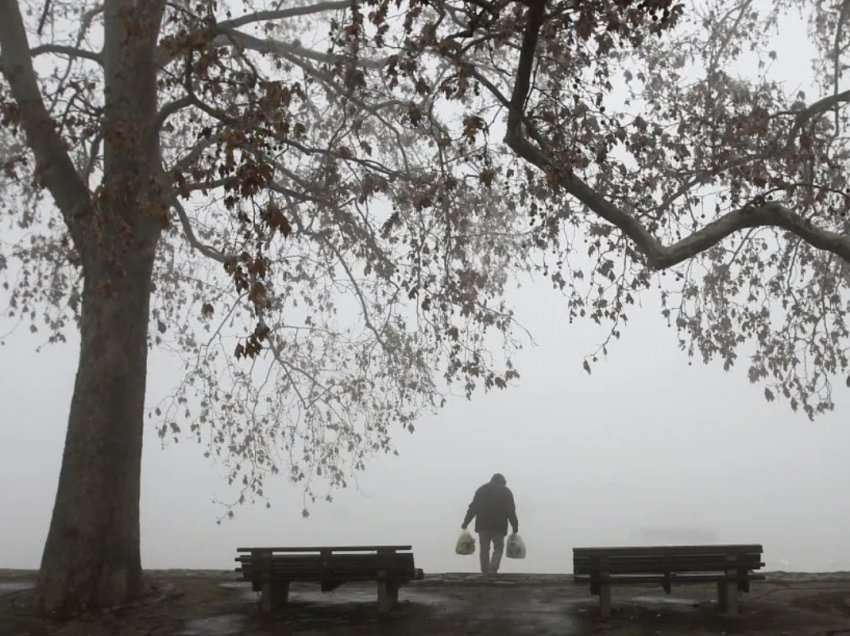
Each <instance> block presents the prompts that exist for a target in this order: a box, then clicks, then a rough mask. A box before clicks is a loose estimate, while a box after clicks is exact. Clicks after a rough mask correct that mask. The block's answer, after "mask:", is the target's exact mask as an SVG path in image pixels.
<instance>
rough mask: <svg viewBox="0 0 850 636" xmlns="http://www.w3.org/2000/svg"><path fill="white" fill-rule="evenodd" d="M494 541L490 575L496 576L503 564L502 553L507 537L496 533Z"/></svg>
mask: <svg viewBox="0 0 850 636" xmlns="http://www.w3.org/2000/svg"><path fill="white" fill-rule="evenodd" d="M492 540H493V557H492V558H491V559H490V573H491V574H496V572H498V571H499V565H500V564H501V563H502V552H503V551H504V549H505V535H503V534H499V533H496V534H494V535H493V537H492Z"/></svg>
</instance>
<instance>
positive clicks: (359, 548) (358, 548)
mask: <svg viewBox="0 0 850 636" xmlns="http://www.w3.org/2000/svg"><path fill="white" fill-rule="evenodd" d="M412 549H413V546H409V545H371V546H368V545H346V546H313V547H303V546H302V547H288V548H287V547H285V548H265V547H257V548H236V551H237V552H319V553H321V552H379V551H385V550H386V551H395V552H401V551H409V550H412Z"/></svg>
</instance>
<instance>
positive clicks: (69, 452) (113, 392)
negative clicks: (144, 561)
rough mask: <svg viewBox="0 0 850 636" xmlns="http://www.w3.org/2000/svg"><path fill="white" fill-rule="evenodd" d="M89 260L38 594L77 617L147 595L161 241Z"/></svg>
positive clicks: (43, 604)
mask: <svg viewBox="0 0 850 636" xmlns="http://www.w3.org/2000/svg"><path fill="white" fill-rule="evenodd" d="M133 243H134V244H133V245H132V247H131V249H128V250H126V251H124V256H123V257H119V258H116V259H110V260H109V261H104V260H99V261H94V262H92V263H90V265H89V271H88V272H86V276H85V284H84V288H83V304H82V320H81V325H80V332H81V333H80V335H81V342H80V359H79V365H78V368H77V376H76V382H75V384H74V395H73V399H72V401H71V412H70V416H69V418H68V431H67V435H66V439H65V450H64V454H63V457H62V469H61V473H60V475H59V487H58V490H57V493H56V502H55V504H54V508H53V516H52V519H51V523H50V530H49V533H48V537H47V543H46V545H45V549H44V555H43V557H42V562H41V572H40V576H39V580H38V585H37V590H36V604H37V607H38V608H39V610H40V611H42V612H44V613H47V614H49V615H54V616H69V615H72V614H75V613H78V612H80V611H84V610H86V609H88V608H93V607H111V606H114V605H117V604H120V603H123V602H126V601H127V600H128V599H130V598H132V597H134V596H137V595H138V594H139V593H140V592H141V590H142V566H141V557H140V550H139V487H140V469H141V459H142V432H143V422H144V401H145V381H146V366H147V351H148V343H147V330H148V314H149V307H150V294H151V274H152V267H153V260H154V252H155V245H156V241H155V239H153V240H152V239H147V240H145V241H134V242H133Z"/></svg>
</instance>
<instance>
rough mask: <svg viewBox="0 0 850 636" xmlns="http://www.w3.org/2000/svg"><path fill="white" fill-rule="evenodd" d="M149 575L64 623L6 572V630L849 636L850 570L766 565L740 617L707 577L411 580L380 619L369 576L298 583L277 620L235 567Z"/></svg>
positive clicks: (19, 574) (0, 623) (1, 580)
mask: <svg viewBox="0 0 850 636" xmlns="http://www.w3.org/2000/svg"><path fill="white" fill-rule="evenodd" d="M148 577H149V578H148V585H149V593H148V595H147V597H146V598H144V599H143V600H141V601H140V602H138V603H136V604H134V605H132V606H129V607H122V608H115V609H113V610H112V611H105V612H98V613H92V614H89V615H86V616H83V617H81V618H79V619H76V620H74V621H71V622H67V623H58V622H52V621H49V620H45V619H40V618H37V617H35V616H34V615H33V613H32V612H31V611H30V599H31V585H32V581H33V579H34V573H33V572H25V571H9V570H0V635H2V636H6V635H10V636H11V635H15V636H25V635H26V636H44V635H47V634H50V635H57V636H59V635H62V636H107V635H108V636H115V635H122V636H123V635H126V636H165V635H168V636H201V635H204V636H227V635H235V634H245V635H248V636H253V635H257V636H259V635H264V634H276V635H281V636H283V635H287V634H298V635H300V636H307V635H316V636H318V635H322V636H325V635H327V636H343V635H348V634H353V635H362V636H377V635H382V636H383V635H393V636H395V635H400V636H401V635H407V634H410V635H411V636H430V635H434V636H436V635H440V636H444V635H445V636H452V635H455V634H457V635H464V636H466V635H470V636H471V635H477V634H480V635H482V636H491V635H492V636H514V635H517V636H519V635H528V636H531V635H541V636H548V635H552V636H555V635H558V636H571V635H579V634H582V635H583V634H612V635H617V636H633V635H634V636H637V635H640V636H657V635H662V634H690V635H700V636H701V635H708V634H712V635H714V634H717V635H721V634H730V635H731V634H751V635H756V634H758V635H768V634H769V635H771V636H782V635H792V634H794V635H796V634H801V635H815V634H818V635H821V636H850V573H834V574H788V573H782V572H776V573H772V574H769V576H768V580H767V581H766V582H764V583H758V584H754V585H753V590H752V592H751V593H750V594H748V595H745V596H744V597H743V599H742V601H741V613H740V615H739V616H737V617H724V616H721V615H719V614H718V612H717V608H716V603H715V599H714V587H713V586H710V585H688V586H681V587H679V588H674V589H673V594H672V595H670V596H667V595H665V594H664V592H663V591H662V590H659V589H658V588H655V587H652V586H639V585H630V586H623V587H619V588H616V587H615V588H614V611H613V615H612V617H611V618H610V619H609V620H607V621H603V620H602V619H600V618H599V610H598V607H597V605H596V603H595V602H594V599H593V598H591V597H590V595H589V593H588V591H587V589H586V588H585V587H580V586H576V585H574V584H573V583H572V579H571V577H569V576H554V575H533V574H526V575H523V574H507V575H500V576H499V577H497V578H495V579H492V580H488V579H485V578H484V577H482V576H480V575H471V574H442V575H430V576H426V579H425V580H424V581H419V582H416V583H412V584H410V585H409V586H407V587H405V588H403V589H402V592H401V595H400V603H399V606H398V607H397V608H396V609H395V610H393V611H392V612H391V613H390V614H388V615H384V616H382V615H379V614H378V612H377V609H376V607H375V602H374V601H375V588H374V586H373V585H347V586H343V587H341V588H339V589H338V590H336V591H334V592H330V593H325V594H323V593H321V592H320V591H319V590H318V589H317V587H315V586H309V585H298V586H293V589H292V593H291V595H290V603H289V605H288V606H287V607H285V608H283V609H282V610H280V611H278V612H276V613H275V614H274V615H272V616H271V617H262V616H260V615H259V614H258V612H257V596H256V594H255V593H254V592H252V591H251V589H250V586H249V585H247V584H244V583H241V582H239V581H238V578H237V577H238V575H237V574H234V573H233V572H218V571H151V572H149V573H148Z"/></svg>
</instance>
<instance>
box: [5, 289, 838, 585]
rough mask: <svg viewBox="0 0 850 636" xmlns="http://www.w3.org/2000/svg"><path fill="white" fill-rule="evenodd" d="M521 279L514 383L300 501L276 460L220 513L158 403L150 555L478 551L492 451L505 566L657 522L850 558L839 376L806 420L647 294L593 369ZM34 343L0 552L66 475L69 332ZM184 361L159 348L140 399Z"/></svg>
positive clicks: (676, 532)
mask: <svg viewBox="0 0 850 636" xmlns="http://www.w3.org/2000/svg"><path fill="white" fill-rule="evenodd" d="M514 297H515V300H516V301H517V303H518V304H519V306H520V317H521V318H522V319H523V320H524V323H525V324H526V326H528V327H529V328H530V329H531V330H532V331H533V333H534V334H535V338H536V341H537V346H536V347H531V348H528V349H526V350H525V351H524V352H522V353H521V354H520V355H519V356H518V357H517V359H516V362H517V365H518V367H519V369H520V371H521V373H522V378H521V380H520V382H519V385H518V386H516V387H514V388H513V389H510V390H508V391H502V392H497V393H493V394H489V395H483V394H480V395H478V396H477V397H476V398H474V399H473V400H472V401H471V402H468V401H466V400H465V399H463V398H457V399H453V400H451V401H450V403H449V405H448V406H447V408H445V409H444V410H443V411H441V412H440V413H438V414H437V415H436V416H433V417H427V418H425V419H424V420H423V421H422V422H420V423H419V425H418V429H417V432H416V433H415V434H414V435H409V434H406V433H402V432H401V431H399V434H398V435H397V440H398V441H399V446H400V450H401V457H397V458H396V457H382V458H376V459H375V460H374V461H372V462H371V463H370V465H369V467H368V469H367V471H366V472H365V473H362V474H360V475H359V477H358V479H357V483H356V484H355V485H353V486H352V488H350V489H349V490H348V491H344V492H340V493H338V495H337V497H336V500H335V502H334V503H332V504H326V503H317V504H315V505H312V506H310V510H311V516H310V517H309V518H308V519H303V518H302V517H301V510H302V505H303V502H302V496H301V491H300V490H299V487H298V486H293V485H290V484H288V483H287V482H286V481H284V480H282V479H280V480H278V481H275V482H274V483H273V484H270V487H269V488H268V489H267V490H268V491H269V492H270V493H271V495H272V508H271V510H266V509H265V508H264V507H263V506H256V507H250V506H247V507H243V508H241V509H240V510H239V511H238V513H237V517H236V519H235V520H233V521H224V522H222V524H221V525H216V519H217V518H218V517H219V516H220V515H222V514H223V513H224V508H223V507H222V506H221V505H220V504H215V503H212V500H213V499H220V500H224V499H227V498H228V496H229V495H232V493H228V491H227V488H226V487H225V484H224V480H223V478H222V476H221V470H220V469H219V468H217V467H216V466H215V465H214V464H211V462H210V460H206V459H204V458H203V456H202V452H203V450H204V448H203V447H199V446H198V445H196V444H195V443H194V442H191V441H183V442H180V443H179V444H178V445H176V446H175V445H174V444H170V445H167V446H166V448H165V449H164V450H162V449H161V448H160V442H159V439H158V438H157V437H156V433H155V431H154V428H153V424H152V423H150V424H149V425H148V426H147V433H146V447H145V451H144V458H143V475H142V502H141V512H142V558H143V564H144V566H145V567H146V568H171V567H179V568H229V567H232V565H233V561H232V559H233V556H234V551H235V548H236V547H237V546H242V545H316V544H352V543H355V544H356V543H369V544H371V543H412V544H413V545H414V550H415V556H416V562H417V565H418V566H419V567H423V568H424V569H425V570H426V572H438V571H475V570H476V569H477V557H474V556H473V557H460V556H456V555H454V554H453V545H454V541H455V539H456V537H457V533H458V532H459V526H460V523H461V521H462V519H463V515H464V512H465V510H466V506H467V505H468V503H469V499H470V498H471V496H472V493H473V491H474V489H475V488H476V487H477V486H478V485H480V484H481V483H483V482H484V481H486V480H487V479H488V478H489V477H490V475H491V474H492V473H493V472H496V471H499V472H503V473H504V474H505V475H506V476H507V479H508V485H509V486H510V487H511V488H512V489H513V491H514V494H515V496H516V499H517V505H518V513H519V519H520V532H521V534H522V535H523V537H524V538H525V540H526V543H527V545H528V552H529V554H528V558H527V559H525V560H524V561H511V560H509V559H506V560H505V561H504V566H503V569H504V571H508V572H510V571H534V572H569V571H570V569H571V552H570V549H571V548H572V547H574V546H581V545H611V544H648V543H649V544H651V543H668V542H669V543H688V542H700V543H702V542H743V543H750V542H758V543H763V544H764V546H765V553H766V560H767V565H768V567H769V568H771V569H793V570H835V569H850V545H848V542H847V541H846V538H847V537H848V536H850V497H848V496H847V493H848V492H850V471H848V470H847V461H846V456H847V449H848V448H850V426H848V425H847V416H848V411H847V408H848V407H850V404H848V400H847V399H846V395H845V391H846V389H844V387H843V385H840V386H839V387H838V388H837V391H838V393H839V394H838V400H837V402H838V408H837V410H836V412H835V413H833V414H829V415H826V416H824V417H821V418H819V419H817V420H816V421H815V422H814V423H811V422H809V421H808V420H806V419H805V417H804V416H801V415H795V414H792V413H791V412H790V409H789V408H788V407H787V406H786V405H784V404H779V403H773V404H767V403H765V401H764V399H763V397H762V389H761V388H760V387H758V386H753V385H750V384H749V383H748V381H747V379H746V374H745V372H744V370H743V368H741V369H736V370H733V371H732V372H730V373H725V372H723V371H722V369H721V368H720V366H719V365H712V366H708V367H706V366H703V365H702V364H701V363H695V364H694V365H693V366H688V363H687V358H686V356H685V355H684V354H683V353H681V352H679V351H678V350H677V349H676V346H675V338H674V333H673V332H672V331H671V330H669V329H668V328H667V327H666V324H665V322H664V321H663V319H662V318H661V317H660V316H659V315H658V312H657V308H656V307H653V306H652V305H651V304H650V305H649V306H648V307H645V308H644V309H643V311H640V312H638V313H637V314H635V320H634V322H633V323H632V324H631V325H630V326H629V328H627V329H625V331H624V336H623V340H622V341H621V342H619V343H617V344H616V345H615V346H614V347H613V348H612V351H611V354H610V356H609V358H608V360H607V361H605V362H604V363H602V364H601V365H598V366H596V367H594V371H593V374H592V375H591V376H588V375H587V374H586V373H585V372H584V371H582V370H581V360H582V356H583V355H584V354H586V353H589V352H591V351H593V350H594V349H595V346H596V344H597V343H598V342H599V339H600V336H601V333H600V332H599V331H598V330H596V329H594V328H593V327H592V326H591V325H590V324H588V323H584V322H580V323H576V324H574V325H569V324H568V322H567V321H566V319H565V318H564V316H565V306H564V302H563V300H562V299H560V298H559V297H558V296H557V294H554V293H553V292H552V291H551V290H550V289H548V288H547V286H546V285H545V284H541V285H537V286H532V287H526V288H524V289H523V290H521V291H520V292H519V293H517V294H515V295H514ZM650 298H651V297H650ZM39 343H40V340H37V339H35V338H32V337H30V336H29V334H28V333H27V332H26V329H25V328H21V329H19V331H18V332H16V334H15V335H14V336H13V337H12V338H9V339H8V344H7V345H6V346H4V347H3V348H2V349H0V378H2V384H0V399H2V404H3V405H4V407H5V408H4V418H3V419H4V422H3V425H2V426H0V482H2V484H3V485H4V487H3V488H2V489H0V510H2V511H3V516H2V519H3V522H2V533H0V539H2V540H0V567H13V568H34V567H37V566H38V563H39V560H40V556H41V549H42V546H43V542H44V538H45V535H46V532H47V527H48V522H49V515H50V511H51V507H52V503H53V495H54V493H55V488H56V483H57V478H58V472H59V462H60V458H61V452H62V442H63V439H64V434H65V426H66V417H67V412H68V407H69V400H70V392H71V387H72V383H73V377H74V370H75V361H76V353H77V352H76V342H72V343H69V344H67V345H63V346H57V347H54V348H48V349H46V350H45V352H43V353H40V354H36V353H34V352H33V349H34V347H35V346H36V345H37V344H39ZM176 373H177V372H176V370H175V365H174V361H173V360H169V359H167V358H165V357H164V356H163V355H161V354H155V355H154V356H153V357H152V359H151V365H150V373H149V378H150V379H149V383H148V385H149V403H151V400H155V399H157V398H158V397H160V396H161V395H162V394H163V392H165V391H167V390H168V389H169V388H170V387H171V386H172V384H173V381H174V380H175V379H176V377H177V375H176ZM842 384H843V383H842Z"/></svg>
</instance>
